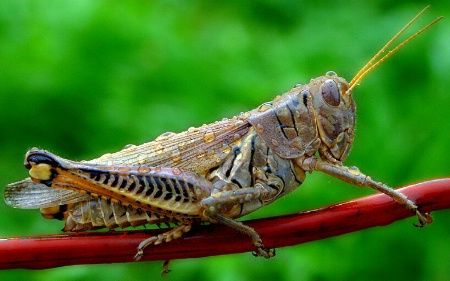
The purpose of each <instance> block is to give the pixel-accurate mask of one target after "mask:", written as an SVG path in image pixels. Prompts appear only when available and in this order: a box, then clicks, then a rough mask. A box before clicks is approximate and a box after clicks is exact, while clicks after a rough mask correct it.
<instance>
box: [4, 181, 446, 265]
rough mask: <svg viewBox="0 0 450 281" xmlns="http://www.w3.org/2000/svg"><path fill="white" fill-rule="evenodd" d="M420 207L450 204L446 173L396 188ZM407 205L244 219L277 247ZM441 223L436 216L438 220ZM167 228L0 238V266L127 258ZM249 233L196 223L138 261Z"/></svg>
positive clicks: (233, 246) (202, 250)
mask: <svg viewBox="0 0 450 281" xmlns="http://www.w3.org/2000/svg"><path fill="white" fill-rule="evenodd" d="M399 191H400V192H402V193H403V194H405V195H406V196H407V197H408V198H409V199H411V200H412V201H414V202H416V204H417V205H418V206H419V207H420V209H421V211H423V212H431V211H436V210H441V209H449V208H450V178H445V179H438V180H431V181H426V182H422V183H417V184H413V185H409V186H406V187H403V188H401V189H399ZM413 215H414V214H412V213H411V212H410V211H408V210H406V208H404V207H403V206H400V205H399V204H397V203H395V202H394V201H392V199H391V198H389V197H388V196H386V195H384V194H376V195H371V196H367V197H363V198H359V199H356V200H352V201H348V202H345V203H342V204H337V205H332V206H329V207H325V208H321V209H316V210H312V211H307V212H302V213H297V214H291V215H285V216H279V217H272V218H264V219H258V220H252V221H246V222H245V224H247V225H249V226H251V227H253V228H255V230H256V231H257V232H258V233H259V234H260V235H261V238H262V240H263V242H264V244H265V246H267V247H269V248H278V247H284V246H290V245H296V244H301V243H305V242H309V241H314V240H319V239H324V238H328V237H332V236H337V235H341V234H344V233H350V232H353V231H358V230H361V229H365V228H369V227H374V226H380V225H387V224H390V223H392V222H395V221H397V220H400V219H404V218H407V217H411V216H413ZM437 223H439V222H437ZM161 231H166V230H139V231H117V232H115V231H111V232H104V233H71V234H62V235H48V236H36V237H17V238H7V239H2V240H0V269H11V268H29V269H44V268H52V267H58V266H66V265H75V264H98V263H116V262H131V261H133V256H134V255H135V254H136V247H137V245H138V244H139V243H140V242H141V241H142V240H144V239H146V238H148V237H149V235H155V234H157V233H160V232H161ZM253 250H254V247H253V246H252V244H251V242H250V239H249V238H248V237H245V236H242V235H241V234H239V233H236V231H235V230H233V229H231V228H228V227H225V226H222V225H208V226H195V227H194V228H193V230H192V231H191V232H189V233H187V234H185V235H184V236H183V238H180V239H178V240H175V241H172V242H170V243H164V244H162V245H158V246H149V247H148V248H147V249H146V251H145V256H144V257H143V258H142V259H141V261H149V260H172V259H184V258H196V257H205V256H213V255H223V254H231V253H241V252H249V251H253Z"/></svg>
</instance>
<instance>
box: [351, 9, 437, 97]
mask: <svg viewBox="0 0 450 281" xmlns="http://www.w3.org/2000/svg"><path fill="white" fill-rule="evenodd" d="M429 7H430V6H429V5H428V6H426V7H425V8H424V9H423V10H422V11H420V13H418V14H417V15H416V16H415V17H414V18H413V19H412V20H411V21H409V22H408V23H407V24H406V25H405V27H403V28H402V29H401V30H400V31H399V32H397V34H395V35H394V37H392V39H391V40H389V42H387V43H386V45H384V46H383V48H381V49H380V50H379V51H378V53H376V54H375V55H374V56H373V57H372V58H371V59H370V60H369V62H367V63H366V64H365V65H364V66H363V67H362V68H361V70H360V71H358V73H356V75H355V77H353V79H352V80H351V81H350V88H349V89H348V90H347V93H351V91H352V90H353V88H355V86H356V85H358V84H359V83H360V82H361V80H362V79H363V78H364V77H365V76H366V75H367V74H368V73H369V72H371V71H372V70H373V69H375V67H377V66H379V65H380V64H381V63H382V62H384V61H385V60H386V59H387V58H389V57H390V56H392V55H393V54H394V53H396V52H397V51H398V50H400V49H401V48H402V47H404V46H405V45H406V44H408V43H409V42H410V41H411V40H413V39H414V38H416V37H417V36H418V35H419V34H420V33H422V32H424V31H425V30H427V29H428V28H430V27H431V26H432V25H433V24H435V23H436V22H438V21H439V20H441V19H442V18H443V17H442V16H440V17H438V18H436V19H435V20H434V21H432V22H431V23H429V24H427V25H426V26H425V27H423V28H422V29H420V30H419V31H417V32H416V33H414V34H413V35H411V36H410V37H409V38H408V39H406V40H405V41H403V42H402V43H400V44H398V45H397V47H395V48H393V49H392V50H390V51H389V52H388V53H387V54H386V55H384V56H383V57H382V58H380V59H379V60H378V61H376V60H377V59H378V58H379V57H380V55H381V54H382V53H384V52H385V51H386V49H387V48H389V47H390V46H391V45H392V43H393V42H394V41H395V40H396V39H397V38H398V37H400V35H402V34H403V32H405V30H406V29H408V27H409V26H411V24H413V23H414V22H415V21H416V20H417V19H418V18H419V17H420V16H421V15H422V14H423V13H424V12H425V11H426V10H427V9H428V8H429Z"/></svg>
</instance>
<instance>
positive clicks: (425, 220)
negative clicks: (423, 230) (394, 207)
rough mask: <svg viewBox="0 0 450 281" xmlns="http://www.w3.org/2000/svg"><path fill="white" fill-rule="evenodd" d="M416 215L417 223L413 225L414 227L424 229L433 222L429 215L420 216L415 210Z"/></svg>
mask: <svg viewBox="0 0 450 281" xmlns="http://www.w3.org/2000/svg"><path fill="white" fill-rule="evenodd" d="M416 215H417V217H418V218H419V223H417V224H416V223H415V224H414V226H415V227H424V226H425V225H427V224H430V223H432V222H433V217H432V216H431V215H430V214H429V213H423V214H422V213H421V212H420V211H419V210H417V209H416Z"/></svg>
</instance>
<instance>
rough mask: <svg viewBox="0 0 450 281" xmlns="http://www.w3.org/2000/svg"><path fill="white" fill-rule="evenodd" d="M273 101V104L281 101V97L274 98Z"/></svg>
mask: <svg viewBox="0 0 450 281" xmlns="http://www.w3.org/2000/svg"><path fill="white" fill-rule="evenodd" d="M273 101H275V102H278V101H281V96H280V95H278V96H276V97H275V98H274V99H273Z"/></svg>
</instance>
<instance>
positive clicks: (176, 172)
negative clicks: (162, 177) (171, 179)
mask: <svg viewBox="0 0 450 281" xmlns="http://www.w3.org/2000/svg"><path fill="white" fill-rule="evenodd" d="M172 173H173V174H174V175H181V173H183V172H182V171H181V170H180V169H179V168H174V169H173V170H172Z"/></svg>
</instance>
